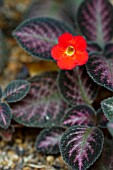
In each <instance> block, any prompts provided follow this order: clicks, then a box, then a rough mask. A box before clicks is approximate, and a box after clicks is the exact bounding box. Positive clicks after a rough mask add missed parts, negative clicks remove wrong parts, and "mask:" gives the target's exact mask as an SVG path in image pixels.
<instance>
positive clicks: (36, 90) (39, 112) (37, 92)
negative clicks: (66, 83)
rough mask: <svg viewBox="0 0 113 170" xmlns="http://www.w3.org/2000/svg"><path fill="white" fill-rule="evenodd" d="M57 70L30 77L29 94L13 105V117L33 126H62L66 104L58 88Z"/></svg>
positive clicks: (19, 121)
mask: <svg viewBox="0 0 113 170" xmlns="http://www.w3.org/2000/svg"><path fill="white" fill-rule="evenodd" d="M56 79H57V72H53V71H52V72H46V73H43V74H41V75H39V76H35V77H33V78H31V79H30V82H31V88H30V91H29V93H28V95H27V96H26V97H25V98H24V99H23V100H22V101H20V102H18V103H17V104H15V105H14V104H13V105H12V113H13V119H14V120H15V121H17V122H18V123H21V124H23V125H26V126H31V127H51V126H60V122H61V118H62V117H63V116H64V114H65V111H66V108H67V106H66V104H65V103H64V101H63V100H62V99H61V97H60V95H59V93H58V89H57V85H56V84H57V83H56Z"/></svg>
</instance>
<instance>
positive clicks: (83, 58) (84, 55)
mask: <svg viewBox="0 0 113 170" xmlns="http://www.w3.org/2000/svg"><path fill="white" fill-rule="evenodd" d="M87 61H88V52H87V51H83V52H81V51H76V62H77V65H79V66H80V65H83V64H86V62H87Z"/></svg>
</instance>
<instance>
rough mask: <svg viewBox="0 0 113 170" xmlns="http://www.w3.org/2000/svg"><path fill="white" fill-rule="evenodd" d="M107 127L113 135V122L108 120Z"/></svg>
mask: <svg viewBox="0 0 113 170" xmlns="http://www.w3.org/2000/svg"><path fill="white" fill-rule="evenodd" d="M107 128H108V130H109V132H110V134H111V136H113V122H108V124H107Z"/></svg>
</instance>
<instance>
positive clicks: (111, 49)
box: [104, 42, 113, 58]
mask: <svg viewBox="0 0 113 170" xmlns="http://www.w3.org/2000/svg"><path fill="white" fill-rule="evenodd" d="M104 53H105V55H106V57H107V58H110V57H113V43H112V42H110V43H107V44H106V45H105V48H104Z"/></svg>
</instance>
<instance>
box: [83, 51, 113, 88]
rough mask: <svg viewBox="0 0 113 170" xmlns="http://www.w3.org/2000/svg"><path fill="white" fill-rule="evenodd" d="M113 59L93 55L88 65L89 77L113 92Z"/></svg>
mask: <svg viewBox="0 0 113 170" xmlns="http://www.w3.org/2000/svg"><path fill="white" fill-rule="evenodd" d="M112 65H113V58H109V59H107V58H105V56H104V54H103V55H102V54H99V53H91V54H90V55H89V60H88V62H87V63H86V68H87V72H88V74H89V76H90V77H91V78H92V79H93V80H94V81H95V82H96V83H97V84H99V85H101V86H103V87H105V88H107V89H109V90H111V91H113V74H112V73H113V66H112Z"/></svg>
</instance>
